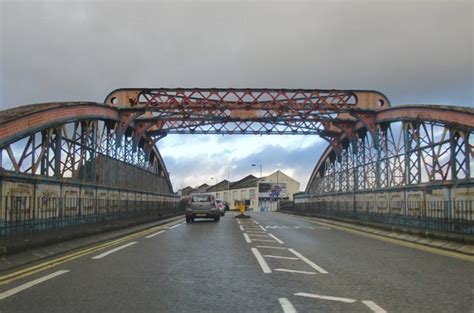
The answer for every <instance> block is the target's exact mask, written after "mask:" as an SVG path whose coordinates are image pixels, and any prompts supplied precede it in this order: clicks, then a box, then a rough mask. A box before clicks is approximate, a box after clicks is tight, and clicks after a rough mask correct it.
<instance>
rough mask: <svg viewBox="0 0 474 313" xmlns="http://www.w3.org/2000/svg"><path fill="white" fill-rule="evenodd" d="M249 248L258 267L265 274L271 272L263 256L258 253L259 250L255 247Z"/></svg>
mask: <svg viewBox="0 0 474 313" xmlns="http://www.w3.org/2000/svg"><path fill="white" fill-rule="evenodd" d="M250 249H251V250H252V253H253V255H254V256H255V258H256V259H257V262H258V264H259V265H260V267H261V268H262V271H263V272H264V273H265V274H269V273H271V272H272V270H271V269H270V266H268V264H267V261H265V259H264V258H263V256H262V254H261V253H260V251H258V249H257V248H250Z"/></svg>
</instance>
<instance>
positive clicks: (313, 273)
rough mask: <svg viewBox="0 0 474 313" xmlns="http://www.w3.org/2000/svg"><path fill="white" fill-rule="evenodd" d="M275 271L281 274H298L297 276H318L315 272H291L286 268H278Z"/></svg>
mask: <svg viewBox="0 0 474 313" xmlns="http://www.w3.org/2000/svg"><path fill="white" fill-rule="evenodd" d="M275 271H279V272H288V273H297V274H307V275H316V273H315V272H306V271H297V270H289V269H286V268H276V269H275Z"/></svg>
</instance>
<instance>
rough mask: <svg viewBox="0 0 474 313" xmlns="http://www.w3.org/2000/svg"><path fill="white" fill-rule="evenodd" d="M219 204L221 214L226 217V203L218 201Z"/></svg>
mask: <svg viewBox="0 0 474 313" xmlns="http://www.w3.org/2000/svg"><path fill="white" fill-rule="evenodd" d="M216 202H217V208H218V209H219V214H220V215H221V216H224V215H225V202H224V201H222V200H216Z"/></svg>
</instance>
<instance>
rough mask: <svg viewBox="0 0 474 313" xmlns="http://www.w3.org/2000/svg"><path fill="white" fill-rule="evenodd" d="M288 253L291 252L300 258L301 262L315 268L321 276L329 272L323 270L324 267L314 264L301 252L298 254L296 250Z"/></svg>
mask: <svg viewBox="0 0 474 313" xmlns="http://www.w3.org/2000/svg"><path fill="white" fill-rule="evenodd" d="M288 251H290V252H291V253H293V254H294V255H296V256H297V257H298V258H300V259H301V261H303V262H305V263H306V264H308V265H309V266H311V267H312V268H314V269H315V270H317V271H318V272H320V273H321V274H327V273H328V272H327V271H326V270H325V269H323V268H322V267H320V266H319V265H317V264H315V263H314V262H312V261H311V260H309V259H308V258H306V257H304V256H303V255H302V254H301V253H299V252H296V251H295V250H294V249H291V248H290V249H288Z"/></svg>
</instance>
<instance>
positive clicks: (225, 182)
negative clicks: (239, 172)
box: [206, 179, 229, 192]
mask: <svg viewBox="0 0 474 313" xmlns="http://www.w3.org/2000/svg"><path fill="white" fill-rule="evenodd" d="M228 188H229V181H228V180H226V179H224V180H223V181H220V182H219V183H218V184H215V185H212V186H209V187H208V188H207V189H206V191H207V192H214V191H222V190H227V189H228Z"/></svg>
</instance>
